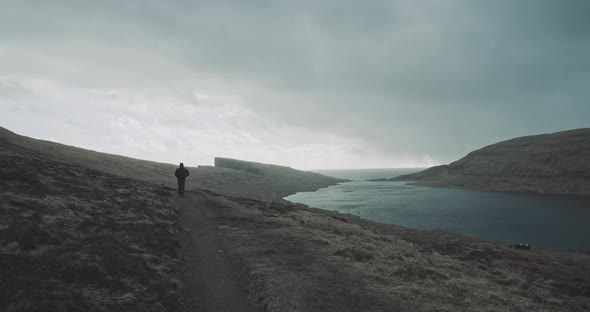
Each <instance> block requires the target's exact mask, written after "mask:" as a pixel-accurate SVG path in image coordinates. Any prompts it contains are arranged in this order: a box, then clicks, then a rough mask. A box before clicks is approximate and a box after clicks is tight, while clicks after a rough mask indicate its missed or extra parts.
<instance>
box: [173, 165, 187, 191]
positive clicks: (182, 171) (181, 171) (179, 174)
mask: <svg viewBox="0 0 590 312" xmlns="http://www.w3.org/2000/svg"><path fill="white" fill-rule="evenodd" d="M174 175H175V176H176V179H178V195H180V196H183V195H184V183H185V180H186V177H188V176H189V173H188V170H186V168H185V167H184V164H183V163H180V167H178V168H176V171H175V172H174Z"/></svg>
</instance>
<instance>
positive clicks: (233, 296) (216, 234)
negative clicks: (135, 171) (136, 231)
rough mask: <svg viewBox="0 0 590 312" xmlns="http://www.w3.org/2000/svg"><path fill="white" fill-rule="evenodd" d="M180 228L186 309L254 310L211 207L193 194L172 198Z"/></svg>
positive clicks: (216, 310) (213, 310) (212, 311)
mask: <svg viewBox="0 0 590 312" xmlns="http://www.w3.org/2000/svg"><path fill="white" fill-rule="evenodd" d="M176 204H177V206H178V207H179V209H180V224H181V225H182V228H183V230H184V234H183V242H182V243H183V251H184V254H185V256H186V258H187V262H186V264H185V268H184V274H183V282H184V284H185V290H184V294H183V296H184V300H185V305H186V307H187V310H188V311H191V312H192V311H199V312H201V311H211V312H234V311H235V312H238V311H239V312H242V311H246V312H251V311H258V309H256V308H255V307H254V305H253V304H252V303H251V302H250V301H249V300H248V296H247V294H246V291H245V290H244V289H243V287H242V285H241V283H240V280H239V275H238V272H237V271H236V269H235V268H234V267H233V266H232V263H231V260H230V258H229V256H228V255H227V253H226V250H225V246H224V243H223V237H222V236H221V235H220V234H221V233H222V232H221V230H220V229H219V224H217V222H216V220H215V210H214V208H213V207H211V206H209V205H208V204H207V203H206V202H205V200H203V199H202V198H200V197H199V195H197V194H194V193H193V194H191V193H188V192H187V193H186V194H185V197H180V198H177V199H176Z"/></svg>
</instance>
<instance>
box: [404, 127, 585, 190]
mask: <svg viewBox="0 0 590 312" xmlns="http://www.w3.org/2000/svg"><path fill="white" fill-rule="evenodd" d="M393 180H402V181H403V180H408V181H418V182H419V184H422V185H431V186H444V187H462V188H469V189H479V190H491V191H515V192H535V193H550V194H563V195H590V129H577V130H571V131H563V132H557V133H551V134H542V135H534V136H527V137H520V138H515V139H512V140H508V141H504V142H500V143H496V144H493V145H489V146H486V147H484V148H482V149H479V150H477V151H474V152H471V153H469V154H468V155H467V156H465V157H463V158H461V159H460V160H458V161H455V162H453V163H451V164H449V165H444V166H437V167H433V168H429V169H426V170H424V171H421V172H418V173H415V174H409V175H405V176H400V177H397V178H394V179H393Z"/></svg>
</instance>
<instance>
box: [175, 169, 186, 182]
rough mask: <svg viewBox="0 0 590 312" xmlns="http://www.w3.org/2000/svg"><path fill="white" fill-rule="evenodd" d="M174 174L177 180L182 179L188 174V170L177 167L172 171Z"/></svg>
mask: <svg viewBox="0 0 590 312" xmlns="http://www.w3.org/2000/svg"><path fill="white" fill-rule="evenodd" d="M174 175H175V176H176V177H177V178H178V180H184V179H186V177H188V176H189V173H188V170H186V168H184V167H182V168H177V169H176V171H175V172H174Z"/></svg>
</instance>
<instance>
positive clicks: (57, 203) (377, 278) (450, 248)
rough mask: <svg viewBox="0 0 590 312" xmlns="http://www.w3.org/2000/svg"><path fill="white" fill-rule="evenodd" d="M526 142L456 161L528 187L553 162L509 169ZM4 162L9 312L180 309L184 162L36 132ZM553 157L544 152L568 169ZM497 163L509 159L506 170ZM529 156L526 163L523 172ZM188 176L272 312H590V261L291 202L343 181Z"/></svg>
mask: <svg viewBox="0 0 590 312" xmlns="http://www.w3.org/2000/svg"><path fill="white" fill-rule="evenodd" d="M576 133H579V135H578V134H576ZM584 133H587V131H586V130H577V131H574V132H572V133H571V135H566V137H567V138H568V139H567V142H570V143H568V144H564V145H562V147H563V148H564V151H565V152H566V154H567V155H566V156H565V157H567V158H564V159H569V160H570V161H575V162H574V163H573V164H579V166H580V168H581V170H582V171H580V174H577V173H576V174H573V175H571V177H574V179H573V181H574V182H572V183H571V184H568V187H567V188H563V189H564V190H565V189H567V190H569V192H568V193H583V192H582V191H584V190H586V189H585V188H583V187H581V186H580V185H581V184H580V183H581V182H580V181H583V179H584V178H585V177H587V175H586V174H587V172H588V171H585V170H586V169H587V168H588V167H587V164H588V158H586V160H580V157H581V156H580V155H575V153H577V152H579V151H580V146H582V147H584V146H586V147H587V146H588V145H587V143H588V141H587V135H586V134H584ZM574 134H576V135H574ZM561 140H563V139H555V140H549V141H548V142H557V141H560V142H561ZM508 142H510V141H508ZM571 142H577V143H576V145H572V143H571ZM521 143H522V142H520V143H518V144H513V145H509V146H511V148H510V149H504V148H503V147H502V146H499V147H497V148H493V149H491V150H489V149H487V150H486V149H484V150H482V151H485V152H486V153H483V154H481V157H479V156H480V154H479V153H476V154H474V155H472V156H468V157H466V158H467V160H465V161H463V162H458V164H455V165H453V164H451V165H449V168H451V171H452V172H455V171H454V170H455V168H457V172H466V173H473V172H505V173H510V172H517V173H518V172H522V174H514V176H515V177H517V178H514V179H512V178H510V180H509V181H512V182H511V183H513V184H514V185H517V186H518V185H521V184H518V183H517V182H518V181H521V180H519V179H521V178H522V179H525V178H526V179H529V180H531V181H532V177H533V176H534V175H531V174H530V172H536V171H534V170H532V169H530V168H540V167H537V166H541V165H540V164H541V163H542V161H541V160H537V159H536V158H533V159H534V160H535V161H536V162H535V164H534V166H533V164H529V162H520V161H519V160H511V161H510V162H508V160H509V159H511V157H510V156H509V155H507V154H506V153H508V151H509V152H510V153H512V154H511V155H514V156H515V157H521V155H524V156H522V157H526V155H528V154H526V153H525V154H522V153H521V152H518V151H516V147H518V146H521V147H523V146H529V147H530V148H531V149H533V150H538V147H537V145H535V144H534V143H533V142H531V143H530V145H523V144H521ZM555 144H557V143H547V144H546V145H543V146H546V148H547V149H548V150H550V151H551V152H547V153H540V154H539V155H558V156H560V157H561V155H562V153H561V152H559V151H558V149H557V147H556V145H555ZM503 150H506V151H507V152H505V153H504V152H502V151H503ZM489 151H493V152H494V153H491V154H490V153H488V152H489ZM484 155H494V156H493V157H492V156H485V157H484ZM534 155H537V154H534ZM584 155H586V156H587V154H583V155H582V156H584ZM0 156H1V157H0V164H1V166H0V178H1V179H0V186H1V191H0V203H1V207H0V212H1V218H0V267H1V268H2V270H1V271H0V272H1V273H2V275H1V276H2V278H1V279H0V296H1V298H3V300H0V310H2V311H30V310H33V309H38V310H63V309H76V308H79V309H89V310H90V309H91V310H93V311H113V310H125V311H182V310H183V309H184V307H183V301H182V298H181V295H180V294H181V291H182V288H183V287H184V286H183V285H182V283H181V280H182V279H181V276H182V272H181V271H180V270H181V267H182V265H181V264H182V263H183V262H184V260H183V259H184V258H183V256H182V255H183V251H182V249H181V244H180V241H181V240H182V231H181V230H182V229H180V228H179V225H178V224H179V222H178V215H179V210H178V208H177V207H176V206H175V203H176V195H175V192H174V188H172V187H171V186H174V179H173V176H172V174H173V171H174V170H173V169H174V168H175V166H174V165H170V164H161V163H155V162H148V161H142V160H137V159H132V158H127V157H121V156H116V155H108V154H102V153H98V152H93V151H87V150H83V149H79V148H74V147H70V146H65V145H61V144H55V143H51V142H46V141H38V140H35V139H31V138H26V137H22V136H19V135H16V134H14V133H12V132H10V131H7V130H5V129H2V128H0ZM476 156H477V157H476ZM500 156H501V157H500ZM497 157H500V158H497ZM560 157H557V158H560ZM525 159H529V158H525ZM542 159H545V158H542ZM555 159H556V158H552V157H549V158H547V161H548V162H549V163H550V164H553V163H559V164H562V162H561V161H559V160H557V162H556V160H555ZM499 160H503V161H505V162H504V163H510V164H512V165H510V166H509V165H506V166H498V165H496V163H501V162H499ZM564 161H565V160H564ZM578 161H579V162H578ZM187 162H188V161H187ZM475 164H478V165H477V166H473V167H472V166H471V165H475ZM517 164H523V165H526V166H527V167H526V168H527V169H526V170H525V169H522V168H521V169H522V170H523V171H519V170H521V169H519V168H516V167H514V166H515V165H517ZM484 165H485V166H484ZM563 166H566V167H567V168H569V169H567V170H570V169H573V167H572V166H573V165H571V164H570V165H568V164H566V163H563ZM546 167H551V166H550V165H547V166H546ZM458 168H461V169H462V170H461V171H459V170H458ZM469 168H479V169H477V170H479V171H470V170H475V169H469ZM484 168H488V169H487V170H488V171H485V170H484ZM498 168H503V169H501V170H500V169H498ZM189 170H191V176H190V177H189V180H188V182H187V183H188V185H189V186H190V190H189V192H188V193H187V194H188V196H192V197H195V198H200V199H201V200H202V201H204V202H206V203H208V205H211V206H212V207H215V210H212V211H209V212H210V213H212V214H214V217H215V218H214V220H216V222H218V226H219V228H222V229H223V239H224V242H225V244H226V246H227V249H228V251H229V254H230V255H231V257H232V259H234V261H235V263H236V266H237V270H239V274H241V275H242V276H244V286H245V287H246V289H247V290H248V293H249V297H250V298H251V299H252V301H253V302H254V303H255V304H257V306H258V307H259V308H260V310H261V311H542V310H545V311H588V310H589V309H590V267H589V266H588V263H590V256H589V255H586V254H581V253H551V252H546V251H543V250H534V249H533V250H528V251H521V250H515V249H513V248H511V247H510V246H506V245H504V244H500V243H496V242H491V241H484V240H479V239H475V238H470V237H467V236H464V235H460V234H455V233H448V232H443V231H421V230H413V229H408V228H403V227H399V226H395V225H385V224H379V223H375V222H371V221H366V220H362V219H360V218H358V217H354V216H351V215H346V214H339V213H335V212H330V211H325V210H320V209H314V208H308V207H305V206H303V205H295V204H292V203H289V202H286V201H284V200H282V199H280V197H282V196H285V195H287V194H290V193H293V192H297V191H302V190H307V191H308V190H314V189H318V188H321V187H326V186H328V185H331V184H334V183H338V182H340V181H342V180H339V179H334V178H330V177H326V176H322V175H319V174H314V173H308V172H301V171H297V170H294V169H291V168H288V167H282V166H272V165H264V164H259V163H252V162H243V161H238V160H232V159H223V158H218V159H216V167H210V166H205V167H199V168H189ZM564 170H565V169H564ZM567 170H565V171H563V172H570V171H567ZM544 172H545V171H539V173H538V176H539V177H541V178H542V181H544V182H543V184H542V185H547V186H548V187H547V188H542V190H553V189H555V188H549V186H554V185H556V184H557V183H554V182H549V181H551V180H550V179H548V178H547V179H545V178H543V177H546V174H545V173H544ZM560 172H562V171H560ZM576 172H577V171H576ZM466 173H464V174H463V175H465V176H467V174H466ZM523 174H525V175H524V176H523ZM550 176H551V175H550ZM418 177H419V176H418ZM453 177H454V176H453ZM568 177H570V175H563V176H562V180H561V181H562V182H568V180H567V178H568ZM578 179H581V180H580V181H578ZM449 181H455V180H451V179H450V178H449ZM457 181H458V180H457ZM586 181H587V180H586ZM457 183H458V182H457ZM450 184H451V183H450V182H449V185H450ZM473 184H474V185H479V184H476V183H475V182H473ZM539 185H541V184H539ZM537 187H539V186H537ZM563 193H566V192H563ZM195 209H200V208H199V207H195Z"/></svg>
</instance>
